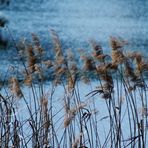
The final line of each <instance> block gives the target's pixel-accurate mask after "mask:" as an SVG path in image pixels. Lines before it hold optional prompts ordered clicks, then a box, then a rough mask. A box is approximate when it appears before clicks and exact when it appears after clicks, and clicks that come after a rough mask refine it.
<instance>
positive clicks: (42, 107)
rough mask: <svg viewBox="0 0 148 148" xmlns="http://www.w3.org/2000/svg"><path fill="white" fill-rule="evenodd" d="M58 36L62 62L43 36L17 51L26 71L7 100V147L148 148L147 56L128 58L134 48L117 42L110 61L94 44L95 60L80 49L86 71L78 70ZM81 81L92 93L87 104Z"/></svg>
mask: <svg viewBox="0 0 148 148" xmlns="http://www.w3.org/2000/svg"><path fill="white" fill-rule="evenodd" d="M50 33H51V37H52V40H53V44H54V48H53V49H54V55H55V56H54V57H50V56H48V54H47V52H48V50H45V49H43V47H42V45H41V43H40V39H39V37H38V36H37V35H36V34H32V42H31V43H28V42H26V41H24V40H22V41H21V42H20V43H19V44H18V45H16V43H15V46H16V50H17V53H18V57H19V58H18V59H19V61H18V65H19V66H18V68H17V69H14V71H15V70H16V72H13V73H11V74H12V75H11V76H10V82H9V84H8V85H5V82H3V88H2V92H1V93H0V102H1V103H0V113H1V116H0V127H1V129H0V147H10V146H11V147H31V145H32V147H34V148H35V147H64V148H65V147H67V148H68V147H73V148H78V147H79V148H85V147H86V148H87V147H91V148H93V147H94V148H96V147H98V148H101V147H128V146H130V147H136V146H137V147H146V144H148V142H147V128H148V127H147V126H148V121H147V115H148V106H147V84H146V75H145V73H146V72H147V71H148V63H147V61H146V60H145V58H144V57H143V56H142V54H141V53H139V52H128V51H126V50H125V49H124V47H125V45H126V44H127V42H125V41H123V40H121V39H118V38H114V37H111V38H110V44H111V55H109V54H105V53H104V51H103V48H102V47H101V45H100V44H98V43H97V42H96V41H95V40H91V41H90V43H91V45H92V50H93V52H92V53H87V52H86V50H82V49H80V50H79V52H78V53H79V54H80V58H79V59H81V61H82V63H83V64H81V65H79V66H78V64H77V61H76V56H75V54H74V53H73V51H72V50H71V49H68V50H66V52H65V50H64V52H63V51H62V48H61V43H60V40H59V37H58V35H57V33H56V32H55V31H54V30H50ZM13 41H14V40H13ZM8 71H9V70H8ZM7 77H8V75H6V78H5V80H6V79H7ZM92 78H93V79H92ZM94 78H95V79H94ZM81 80H84V82H87V85H88V87H90V88H91V91H90V92H87V93H86V94H85V95H86V96H85V99H84V98H83V97H82V95H81V93H82V88H81V87H82V86H81V85H82V84H80V83H81ZM48 81H50V82H48ZM92 81H96V84H98V86H97V87H95V88H94V87H93V85H92ZM59 86H60V87H61V92H58V87H59ZM60 93H61V94H60ZM56 94H58V95H60V97H58V98H57V97H56ZM99 98H102V99H99ZM103 99H104V106H105V108H104V109H103V112H106V116H104V117H102V118H101V119H100V116H101V115H100V114H99V113H98V112H97V110H101V108H98V107H97V103H98V104H99V103H100V102H99V101H101V100H103ZM20 102H21V103H23V107H24V108H23V110H24V111H25V114H26V115H25V116H24V115H23V114H22V112H21V111H20V112H19V109H20V108H19V103H20ZM139 109H140V111H139ZM139 112H140V113H139ZM106 120H107V121H106ZM101 122H102V123H103V124H104V123H105V125H104V126H105V128H104V133H103V132H100V124H101ZM125 123H126V126H125V125H124V124H125ZM125 128H127V129H128V132H127V135H125V133H124V130H125Z"/></svg>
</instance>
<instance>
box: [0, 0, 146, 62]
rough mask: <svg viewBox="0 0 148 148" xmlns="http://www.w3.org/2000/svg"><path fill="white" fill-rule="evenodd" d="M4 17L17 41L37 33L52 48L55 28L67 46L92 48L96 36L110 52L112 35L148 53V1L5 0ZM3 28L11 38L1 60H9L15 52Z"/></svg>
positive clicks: (64, 46)
mask: <svg viewBox="0 0 148 148" xmlns="http://www.w3.org/2000/svg"><path fill="white" fill-rule="evenodd" d="M2 3H3V4H2ZM0 16H1V17H5V18H6V19H7V20H8V24H7V26H8V27H9V30H10V32H11V34H12V35H13V38H14V39H15V40H16V42H17V41H18V40H20V39H21V38H26V39H28V40H30V39H31V33H36V34H38V35H39V36H40V39H41V43H42V45H43V46H45V47H47V48H50V43H51V40H50V39H51V38H50V34H49V29H54V30H55V31H56V32H57V34H58V35H59V37H60V40H61V42H62V46H63V49H67V48H72V49H73V50H76V49H77V48H85V49H90V48H91V47H90V46H89V42H88V41H89V40H90V39H92V38H93V39H96V40H98V41H99V42H100V43H101V44H102V46H103V48H104V49H105V50H106V51H110V50H109V37H110V36H115V37H118V36H119V37H122V38H123V39H125V40H128V42H129V45H130V46H129V50H140V51H142V52H144V53H145V54H147V47H148V29H147V28H148V1H147V0H60V1H59V0H33V1H31V0H23V1H22V0H1V5H0ZM0 31H1V36H2V37H3V38H4V40H8V46H7V48H5V50H4V49H1V50H0V52H1V59H3V60H7V62H8V58H6V56H7V55H10V54H12V55H13V54H14V49H13V43H11V42H12V38H11V37H10V33H9V32H8V28H2V27H1V28H0ZM6 49H7V50H6ZM11 58H12V56H11ZM11 58H10V59H9V60H11Z"/></svg>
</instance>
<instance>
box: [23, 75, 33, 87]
mask: <svg viewBox="0 0 148 148" xmlns="http://www.w3.org/2000/svg"><path fill="white" fill-rule="evenodd" d="M32 80H33V79H32V75H31V74H29V75H26V76H25V80H24V84H25V85H27V86H31V84H32Z"/></svg>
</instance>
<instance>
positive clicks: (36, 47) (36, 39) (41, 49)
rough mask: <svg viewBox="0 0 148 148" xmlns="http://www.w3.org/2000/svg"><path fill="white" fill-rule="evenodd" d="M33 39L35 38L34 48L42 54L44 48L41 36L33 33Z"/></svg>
mask: <svg viewBox="0 0 148 148" xmlns="http://www.w3.org/2000/svg"><path fill="white" fill-rule="evenodd" d="M32 40H33V43H34V50H35V51H36V52H37V54H38V55H39V56H41V55H42V54H43V51H44V50H43V48H42V47H41V44H40V39H39V37H38V36H37V35H36V34H34V33H32Z"/></svg>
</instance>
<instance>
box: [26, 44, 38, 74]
mask: <svg viewBox="0 0 148 148" xmlns="http://www.w3.org/2000/svg"><path fill="white" fill-rule="evenodd" d="M26 50H27V58H28V67H29V70H30V73H33V72H34V71H35V64H36V60H37V59H36V57H35V53H34V49H33V47H32V45H28V47H27V49H26Z"/></svg>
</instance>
